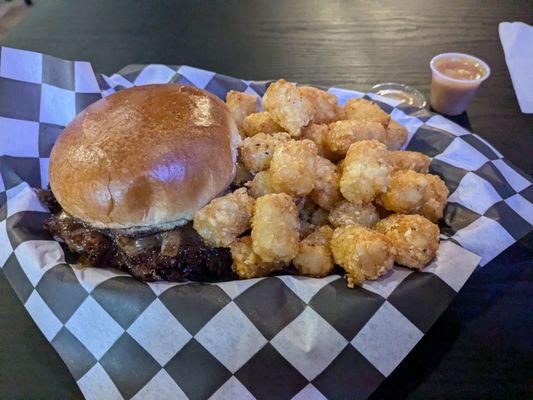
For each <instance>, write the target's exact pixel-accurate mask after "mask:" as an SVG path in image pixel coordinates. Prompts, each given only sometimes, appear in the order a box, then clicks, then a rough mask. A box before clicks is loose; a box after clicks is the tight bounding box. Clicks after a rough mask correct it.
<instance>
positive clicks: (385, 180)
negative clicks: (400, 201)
mask: <svg viewBox="0 0 533 400" xmlns="http://www.w3.org/2000/svg"><path fill="white" fill-rule="evenodd" d="M390 173H391V166H390V156H389V152H388V151H387V148H386V147H385V145H384V144H383V143H380V142H378V141H376V140H364V141H361V142H356V143H354V144H352V145H351V146H350V149H349V150H348V153H347V154H346V158H345V159H344V162H343V167H342V176H341V180H340V189H341V193H342V195H343V196H344V198H346V200H348V201H350V202H352V203H354V204H361V203H370V202H371V201H373V200H374V198H375V197H376V195H378V194H379V193H383V192H385V191H386V190H387V186H388V184H389V182H390V179H391V177H390Z"/></svg>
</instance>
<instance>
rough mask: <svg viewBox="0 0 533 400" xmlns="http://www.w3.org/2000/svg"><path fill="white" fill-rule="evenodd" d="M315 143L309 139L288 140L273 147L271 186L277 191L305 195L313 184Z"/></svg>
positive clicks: (315, 156)
mask: <svg viewBox="0 0 533 400" xmlns="http://www.w3.org/2000/svg"><path fill="white" fill-rule="evenodd" d="M316 159H317V149H316V145H315V144H314V143H313V142H312V141H311V140H307V139H304V140H289V141H287V142H283V143H280V144H279V145H277V146H276V148H275V149H274V154H273V155H272V160H271V162H270V173H271V174H272V186H273V187H274V190H276V192H278V193H281V192H283V193H287V194H289V195H291V196H295V197H296V196H298V197H301V196H306V195H308V194H309V193H310V192H311V191H312V190H313V188H314V186H315V178H316Z"/></svg>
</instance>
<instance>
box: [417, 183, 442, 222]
mask: <svg viewBox="0 0 533 400" xmlns="http://www.w3.org/2000/svg"><path fill="white" fill-rule="evenodd" d="M426 177H427V179H428V181H429V187H428V188H427V190H426V193H425V202H424V204H423V205H422V207H421V208H420V212H419V214H422V215H423V216H424V217H426V218H427V219H429V220H430V221H433V222H437V221H438V220H439V219H441V218H442V216H443V214H444V207H446V203H447V202H448V194H449V190H448V188H447V187H446V185H445V184H444V181H443V180H442V179H440V177H439V176H437V175H431V174H427V175H426Z"/></svg>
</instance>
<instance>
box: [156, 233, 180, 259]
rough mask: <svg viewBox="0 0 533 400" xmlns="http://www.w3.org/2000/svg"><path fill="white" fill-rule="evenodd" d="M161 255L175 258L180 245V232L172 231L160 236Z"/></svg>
mask: <svg viewBox="0 0 533 400" xmlns="http://www.w3.org/2000/svg"><path fill="white" fill-rule="evenodd" d="M161 236H162V241H161V255H162V256H166V257H176V256H177V255H178V252H179V249H180V245H181V239H182V238H181V232H180V231H179V230H173V231H169V232H164V233H162V234H161Z"/></svg>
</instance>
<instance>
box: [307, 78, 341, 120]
mask: <svg viewBox="0 0 533 400" xmlns="http://www.w3.org/2000/svg"><path fill="white" fill-rule="evenodd" d="M298 89H299V90H300V93H301V94H303V95H304V96H305V97H306V98H307V99H308V100H309V101H310V102H311V104H312V105H313V116H312V120H313V123H315V124H327V123H329V122H331V121H333V120H334V119H335V116H336V115H337V109H338V99H337V96H335V95H334V94H332V93H328V92H325V91H324V90H320V89H318V88H315V87H311V86H301V87H299V88H298Z"/></svg>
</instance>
